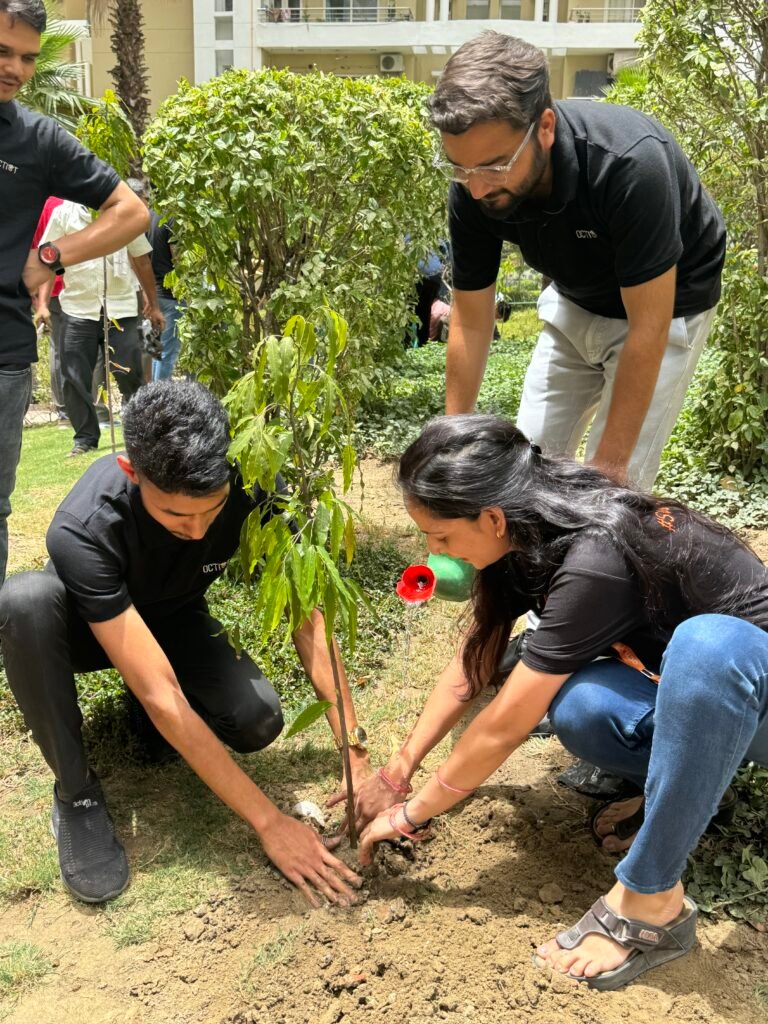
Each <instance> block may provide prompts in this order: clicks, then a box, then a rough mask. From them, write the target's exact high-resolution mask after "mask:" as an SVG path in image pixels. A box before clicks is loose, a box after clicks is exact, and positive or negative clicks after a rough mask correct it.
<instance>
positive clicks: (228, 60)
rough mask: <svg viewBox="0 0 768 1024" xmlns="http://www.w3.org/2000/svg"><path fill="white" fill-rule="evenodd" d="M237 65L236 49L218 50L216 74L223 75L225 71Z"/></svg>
mask: <svg viewBox="0 0 768 1024" xmlns="http://www.w3.org/2000/svg"><path fill="white" fill-rule="evenodd" d="M234 66H235V51H234V50H216V74H217V75H223V74H224V72H225V71H229V69H230V68H232V67H234Z"/></svg>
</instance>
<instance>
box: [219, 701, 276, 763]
mask: <svg viewBox="0 0 768 1024" xmlns="http://www.w3.org/2000/svg"><path fill="white" fill-rule="evenodd" d="M270 689H271V687H270ZM227 717H228V719H229V721H228V722H227V734H228V738H227V743H228V744H229V746H230V747H231V748H232V749H233V750H235V751H236V752H237V753H238V754H252V753H253V752H254V751H256V750H263V749H264V748H265V747H268V746H269V745H270V744H271V743H274V742H275V740H276V739H277V737H278V736H279V735H280V733H281V732H282V729H283V725H284V721H283V712H282V709H281V708H280V701H279V699H278V696H277V694H276V693H275V691H274V690H272V692H271V694H270V695H269V696H268V697H267V698H266V699H265V698H264V695H263V694H260V695H259V696H256V695H254V698H253V699H252V700H248V701H243V702H242V703H241V704H240V705H239V706H238V707H236V708H234V709H233V710H232V711H231V712H230V714H229V715H228V716H227Z"/></svg>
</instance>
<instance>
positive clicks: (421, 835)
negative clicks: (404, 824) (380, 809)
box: [389, 804, 428, 842]
mask: <svg viewBox="0 0 768 1024" xmlns="http://www.w3.org/2000/svg"><path fill="white" fill-rule="evenodd" d="M402 809H403V805H402V804H395V806H394V807H393V808H392V810H391V811H390V813H389V825H390V828H391V829H392V830H393V831H394V832H399V833H400V835H401V836H404V837H405V838H406V839H412V840H413V841H414V842H419V840H421V839H426V838H427V835H428V829H424V830H423V831H419V832H406V831H405V829H404V828H400V826H399V825H398V824H397V821H396V820H395V818H396V817H397V812H398V811H401V810H402Z"/></svg>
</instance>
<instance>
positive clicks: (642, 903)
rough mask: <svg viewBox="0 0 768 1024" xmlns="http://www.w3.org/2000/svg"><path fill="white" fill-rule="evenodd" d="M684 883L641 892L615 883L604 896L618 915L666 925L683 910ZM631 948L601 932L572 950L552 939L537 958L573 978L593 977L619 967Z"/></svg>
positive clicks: (589, 937)
mask: <svg viewBox="0 0 768 1024" xmlns="http://www.w3.org/2000/svg"><path fill="white" fill-rule="evenodd" d="M683 895H684V893H683V885H682V882H678V883H677V885H676V886H675V887H674V888H673V889H668V890H667V891H666V892H658V893H653V894H652V895H643V894H642V893H637V892H632V891H631V890H630V889H626V888H625V887H624V886H623V885H622V884H621V882H617V883H616V885H614V887H613V888H612V889H611V891H610V892H609V893H608V895H607V896H606V897H605V902H606V903H607V904H608V907H609V908H610V909H611V910H612V911H613V912H614V913H615V914H618V915H619V916H621V917H633V918H635V919H636V920H639V921H645V922H647V923H648V924H655V925H662V926H663V925H667V924H669V923H670V922H671V921H674V919H675V918H676V917H677V916H678V914H679V913H680V912H681V910H682V909H683ZM630 953H631V950H629V949H625V948H624V947H623V946H620V945H619V944H618V942H614V941H613V939H609V938H608V937H607V936H604V935H587V936H585V937H584V938H583V939H582V940H581V942H580V943H579V944H578V946H576V947H575V949H561V947H560V946H559V945H558V944H557V939H551V940H550V941H549V942H547V943H545V944H544V945H543V946H539V948H538V949H537V950H536V954H537V956H538V958H539V959H540V960H541V961H543V963H544V964H546V966H547V967H550V968H551V969H552V970H553V971H560V972H561V973H562V974H570V975H571V977H575V978H594V977H595V975H597V974H604V973H605V972H606V971H613V970H615V969H616V968H617V967H620V966H621V965H622V964H623V963H624V961H625V960H626V959H627V957H628V956H629V955H630Z"/></svg>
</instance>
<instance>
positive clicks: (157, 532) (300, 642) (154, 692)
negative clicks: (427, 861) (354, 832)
mask: <svg viewBox="0 0 768 1024" xmlns="http://www.w3.org/2000/svg"><path fill="white" fill-rule="evenodd" d="M123 430H124V437H125V447H126V452H127V454H126V455H118V456H117V457H115V456H114V455H107V456H105V457H104V458H102V459H99V460H98V461H97V462H95V463H94V464H93V465H92V466H90V467H89V468H88V470H87V471H86V472H85V473H84V475H83V476H82V477H81V478H80V480H79V481H78V482H77V483H76V484H75V486H74V487H73V488H72V490H71V491H70V493H69V495H68V496H67V497H66V498H65V499H64V501H63V502H62V504H61V505H60V507H59V509H58V511H57V512H56V514H55V516H54V519H53V522H52V524H51V526H50V529H49V530H48V535H47V545H48V551H49V553H50V556H51V563H50V564H49V566H48V568H47V570H46V571H43V572H27V573H19V574H17V575H15V576H11V577H9V578H8V580H7V581H6V584H5V586H4V587H3V589H2V591H0V639H2V643H3V651H4V655H5V665H6V674H7V676H8V683H9V685H10V687H11V690H12V691H13V694H14V696H15V698H16V700H17V701H18V703H19V707H20V708H21V710H22V712H23V713H24V718H25V720H26V723H27V727H28V728H29V729H30V730H31V732H32V735H33V737H34V739H35V740H36V742H37V743H38V744H39V745H40V748H41V750H42V752H43V755H44V757H45V759H46V761H47V762H48V764H49V766H50V768H51V770H52V771H53V773H54V775H55V778H56V783H55V786H54V797H53V813H52V823H53V831H54V835H55V836H56V840H57V842H58V847H59V864H60V867H61V873H62V878H63V880H64V882H65V884H66V885H67V887H68V888H69V889H70V890H71V891H72V892H73V893H74V894H75V895H76V896H77V897H79V898H80V899H82V900H85V901H86V902H92V903H98V902H102V901H104V900H108V899H111V898H112V897H114V896H117V895H118V893H120V892H122V890H123V889H124V888H125V886H126V885H127V884H128V864H127V860H126V856H125V851H124V850H123V847H122V845H121V844H120V842H119V841H118V839H117V838H116V837H115V835H114V829H113V826H112V821H111V818H110V817H109V814H108V813H107V810H106V807H105V803H104V794H103V792H102V789H101V785H100V783H99V781H98V779H97V778H96V777H95V776H94V774H93V772H92V771H91V770H90V769H89V766H88V761H87V758H86V752H85V749H84V746H83V739H82V735H81V725H82V716H81V714H80V709H79V707H78V703H77V693H76V690H75V673H76V672H87V671H91V670H93V669H96V668H103V667H106V666H109V665H113V666H114V667H115V668H116V669H117V670H118V671H119V672H120V674H121V675H122V677H123V680H124V681H125V683H126V685H127V686H128V688H129V689H130V691H131V692H132V693H133V695H134V696H135V697H136V698H137V699H138V700H139V701H140V702H141V705H142V706H143V707H144V709H145V710H146V712H147V713H148V715H149V717H150V719H151V721H152V723H153V724H154V726H155V727H156V728H157V729H158V730H159V732H160V733H161V735H162V736H163V737H164V738H165V739H166V740H167V741H168V743H170V744H171V745H172V746H173V747H174V748H175V749H176V750H177V751H178V752H179V753H180V754H181V755H182V757H184V759H185V760H186V761H187V762H188V764H189V765H190V766H191V767H192V768H193V769H194V770H195V771H196V772H197V774H198V775H199V776H200V778H201V779H202V780H203V782H205V783H206V784H207V785H208V786H209V787H210V788H211V789H212V790H213V791H214V793H216V795H217V796H219V797H220V798H221V799H222V800H223V801H224V802H225V803H226V804H227V805H228V806H229V807H231V808H232V810H233V811H235V813H237V814H239V815H240V816H241V817H242V818H243V819H244V820H245V821H246V822H248V824H249V825H251V826H252V828H253V829H254V831H255V832H256V834H257V835H258V837H259V839H260V841H261V843H262V846H263V847H264V851H265V853H266V854H267V856H268V857H269V858H270V860H271V861H272V862H273V863H274V864H275V865H276V866H277V867H278V868H279V869H280V870H281V871H282V872H283V874H284V875H285V876H286V878H288V879H289V881H291V882H293V883H294V884H295V885H296V886H298V888H299V889H300V890H301V891H302V892H303V893H304V895H305V897H306V898H307V899H308V900H309V902H310V903H313V904H314V903H316V900H317V897H316V893H317V892H320V893H322V894H323V895H325V896H326V897H328V899H330V900H332V901H334V902H338V903H347V902H349V901H350V899H351V897H352V892H351V890H350V888H349V884H348V883H351V884H355V883H356V882H357V876H356V875H354V874H353V873H352V872H351V871H350V870H349V869H348V868H347V867H346V866H345V865H344V864H343V863H342V862H341V861H339V860H337V859H336V858H335V857H333V856H332V854H331V853H330V851H329V850H328V849H326V847H325V846H324V845H323V843H322V842H321V840H320V837H319V836H318V834H317V833H316V832H315V831H314V830H312V829H311V828H309V827H308V826H307V825H304V824H302V823H301V822H298V821H296V820H294V819H293V818H290V817H287V816H286V815H285V814H282V813H281V812H280V811H279V810H278V809H277V807H275V805H274V804H273V803H272V802H271V801H270V800H269V799H268V798H267V797H266V795H265V794H264V793H262V791H261V790H260V789H259V788H258V786H256V784H255V783H254V782H253V781H252V780H251V779H250V777H249V776H248V775H246V773H245V772H244V771H243V770H242V769H241V768H240V767H238V765H237V764H236V763H235V762H234V761H233V760H232V758H231V757H230V756H229V754H228V753H227V752H226V750H225V749H224V744H227V745H228V746H229V747H231V748H232V749H233V750H236V751H239V752H241V753H246V752H249V751H254V750H260V749H262V748H263V747H266V746H267V745H268V744H270V743H272V742H273V740H275V739H276V737H277V736H278V734H279V733H280V730H281V729H282V725H283V719H282V715H281V712H280V703H279V700H278V697H277V694H276V693H275V691H274V690H273V689H272V687H271V686H270V684H269V682H268V681H267V680H266V679H265V678H264V676H263V675H262V673H261V671H260V669H259V668H258V666H257V665H255V664H254V662H253V661H252V660H251V659H250V658H249V657H248V655H247V654H245V653H243V654H242V655H241V656H240V657H238V656H237V655H236V653H235V651H234V650H233V648H232V647H231V645H230V644H229V642H228V640H227V638H226V636H225V635H223V630H222V626H221V624H220V623H219V622H217V621H216V620H215V619H214V618H213V617H212V616H211V615H210V614H209V612H208V607H207V605H206V602H205V593H206V591H207V590H208V587H209V586H210V585H211V583H213V581H214V580H215V579H217V578H218V577H219V576H221V574H222V573H223V572H224V569H225V568H226V565H227V562H228V561H229V559H230V558H231V557H232V555H233V554H234V553H235V551H236V550H237V547H238V543H239V540H240V531H241V527H242V525H243V523H244V521H245V520H246V518H247V517H248V515H250V513H251V512H252V511H254V510H257V509H258V510H260V514H261V515H262V516H267V517H268V516H269V515H270V514H271V508H272V507H273V506H272V500H271V499H270V497H269V496H268V495H267V494H265V493H264V492H262V491H257V492H256V493H254V494H249V493H246V491H245V490H244V488H243V484H242V479H241V478H240V476H239V474H238V472H237V471H236V469H234V468H233V467H231V466H230V465H229V463H228V462H227V448H228V446H229V440H230V436H229V424H228V421H227V414H226V412H225V411H224V408H223V407H222V405H221V403H220V402H219V401H218V400H217V399H216V398H214V397H213V395H212V394H211V393H210V392H209V391H208V390H207V389H206V388H204V387H203V386H202V385H201V384H197V383H190V382H184V381H156V382H153V383H151V384H147V385H145V386H144V387H143V388H140V389H139V391H137V393H136V394H135V395H134V396H133V398H132V399H131V401H130V402H129V403H128V405H127V406H126V407H125V409H124V410H123ZM293 639H294V643H295V645H296V649H297V651H298V653H299V656H300V658H301V661H302V663H303V665H304V668H305V669H306V671H307V674H308V676H309V678H310V679H311V681H312V685H313V686H314V689H315V691H316V693H317V695H318V697H319V698H321V699H326V700H330V701H332V702H333V703H334V705H335V694H334V683H333V674H332V669H331V664H330V658H329V656H328V648H327V646H326V643H325V623H324V620H323V616H322V615H321V613H320V612H319V611H318V610H315V611H314V613H313V614H312V617H311V618H310V619H309V620H308V621H307V622H306V623H305V624H304V625H303V626H302V627H301V628H300V629H299V630H298V631H297V632H296V633H295V635H294V638H293ZM342 691H343V696H344V705H345V711H346V721H347V727H348V729H350V730H351V731H353V732H354V733H355V735H354V736H353V742H355V741H356V742H357V743H358V744H359V743H360V742H364V735H363V733H362V730H360V729H359V727H357V721H356V718H355V710H354V707H353V704H352V699H351V697H350V695H349V687H348V685H347V682H346V679H345V678H344V674H343V671H342ZM328 720H329V724H330V726H331V728H332V730H333V732H334V735H335V736H336V738H337V741H338V738H339V737H340V728H339V719H338V715H337V713H336V708H335V706H334V707H333V708H332V709H331V711H330V712H329V714H328ZM350 753H351V756H352V782H353V785H354V786H355V788H357V786H358V785H359V784H360V782H361V781H362V780H363V779H364V778H367V777H368V775H369V773H370V768H369V764H368V757H367V754H366V752H365V749H364V747H363V748H362V749H361V747H360V746H359V745H358V746H357V747H354V748H353V749H352V750H351V751H350Z"/></svg>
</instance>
